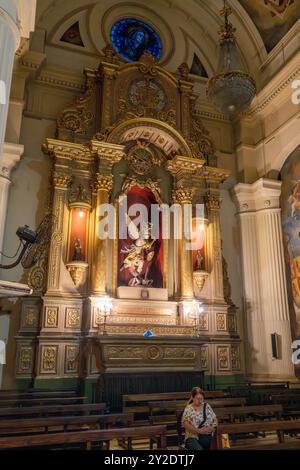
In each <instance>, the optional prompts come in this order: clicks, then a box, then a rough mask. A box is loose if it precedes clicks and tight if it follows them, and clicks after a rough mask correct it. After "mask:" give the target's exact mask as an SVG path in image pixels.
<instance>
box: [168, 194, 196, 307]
mask: <svg viewBox="0 0 300 470" xmlns="http://www.w3.org/2000/svg"><path fill="white" fill-rule="evenodd" d="M193 194H194V191H193V190H192V189H187V188H180V189H176V190H175V191H174V192H173V199H174V202H175V203H177V204H180V206H181V209H182V210H181V216H180V217H181V230H182V236H181V239H180V240H179V241H178V252H179V260H178V261H179V277H180V298H181V300H185V299H193V298H194V290H193V258H192V250H191V249H188V247H187V244H189V243H190V239H191V234H190V237H188V236H187V235H188V234H187V233H186V228H187V226H188V221H185V217H184V216H185V205H187V204H192V199H193ZM190 224H191V221H190Z"/></svg>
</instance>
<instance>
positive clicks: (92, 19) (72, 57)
mask: <svg viewBox="0 0 300 470" xmlns="http://www.w3.org/2000/svg"><path fill="white" fill-rule="evenodd" d="M227 1H228V3H229V4H230V6H231V7H232V11H233V14H232V16H231V21H232V23H233V24H234V26H235V27H236V29H237V41H238V47H239V51H240V54H241V58H242V63H243V67H244V69H245V70H247V71H248V72H250V73H251V75H252V76H253V77H254V78H255V79H256V80H257V81H258V80H260V77H261V74H260V70H261V67H262V65H263V64H264V63H265V62H266V61H267V58H268V53H269V52H271V51H272V50H273V49H274V47H275V46H276V45H277V44H278V43H279V42H280V40H282V39H283V37H284V35H285V34H286V33H287V32H288V31H289V30H290V29H291V28H292V27H293V25H295V23H296V21H297V19H299V18H300V0H227ZM37 5H38V8H37V28H40V29H41V30H43V31H46V35H45V36H46V38H47V39H46V47H48V50H47V54H48V57H49V58H50V56H51V55H52V57H53V61H52V62H53V63H57V61H58V62H61V63H62V64H63V66H64V67H67V68H71V69H72V70H73V71H75V70H76V72H77V73H78V72H80V71H81V70H82V68H84V67H89V66H96V65H97V63H98V62H99V55H102V54H103V49H104V47H105V46H106V45H107V44H108V43H109V42H112V36H111V34H112V33H111V32H112V28H113V26H114V25H116V24H120V22H121V21H122V20H123V19H126V18H127V19H128V18H132V19H134V20H136V21H137V22H140V23H142V24H143V25H144V33H145V34H144V36H146V37H148V36H149V35H148V31H147V28H146V26H147V27H149V28H150V29H152V30H153V31H154V32H155V33H157V35H158V38H159V40H160V41H161V49H160V51H161V53H160V52H159V55H160V64H161V65H162V66H163V67H165V68H166V69H167V70H168V71H170V72H174V71H176V70H177V68H178V66H179V65H180V64H182V63H183V62H185V63H187V64H188V67H189V70H190V73H191V74H192V76H193V78H195V79H196V81H197V80H198V82H199V83H202V82H203V80H206V79H207V78H209V77H211V76H212V75H213V74H215V72H216V69H217V64H218V44H219V35H218V32H219V31H220V27H221V24H222V19H221V18H220V15H219V13H220V9H221V8H222V5H223V0H185V1H184V2H183V1H182V0H152V1H151V2H149V0H38V2H37ZM145 25H146V26H145ZM296 34H297V30H296V28H295V33H294V36H295V38H294V39H295V41H294V43H295V42H297V40H296ZM149 37H150V36H149ZM149 37H148V39H149ZM139 39H140V38H138V37H137V36H136V37H134V38H130V41H128V42H130V43H131V46H130V45H129V46H130V47H131V48H132V43H133V42H134V41H136V40H139ZM148 42H149V41H148ZM129 46H128V45H127V46H126V47H127V53H128V51H130V47H129ZM148 46H149V44H148ZM153 47H154V46H153V45H152V48H153ZM155 47H156V48H157V46H155ZM159 47H160V44H159ZM283 47H284V46H283ZM57 48H59V49H60V54H57ZM120 49H122V44H121V45H120ZM148 49H149V47H148ZM293 51H294V50H293V48H291V47H290V44H289V49H288V50H287V51H284V52H285V60H287V59H288V56H289V55H291V54H293ZM121 52H123V55H122V53H120V55H121V56H122V57H123V59H124V48H123V49H122V50H121ZM276 54H277V55H278V54H279V52H276V51H275V55H276ZM79 57H80V59H79ZM77 58H78V59H77ZM273 59H274V63H275V67H274V69H272V70H271V73H272V74H273V73H274V72H275V68H276V67H278V68H280V67H281V64H280V61H278V60H277V57H275V56H274V57H273ZM124 60H126V59H124ZM50 62H51V60H49V63H50ZM197 77H198V78H199V79H197ZM267 79H268V78H266V80H267Z"/></svg>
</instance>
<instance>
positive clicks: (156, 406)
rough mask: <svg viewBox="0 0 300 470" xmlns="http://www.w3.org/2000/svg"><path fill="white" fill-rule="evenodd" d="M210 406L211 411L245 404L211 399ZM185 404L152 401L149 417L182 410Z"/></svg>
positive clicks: (232, 399)
mask: <svg viewBox="0 0 300 470" xmlns="http://www.w3.org/2000/svg"><path fill="white" fill-rule="evenodd" d="M209 403H210V405H211V406H212V408H213V409H215V408H224V407H227V406H230V407H232V406H244V405H245V404H246V400H245V398H223V399H218V398H216V399H212V400H209ZM186 404H187V402H186V401H179V400H178V401H153V402H149V403H148V408H149V410H150V416H153V415H154V414H162V413H166V414H169V412H170V411H173V410H175V411H176V410H182V411H183V410H184V408H185V406H186Z"/></svg>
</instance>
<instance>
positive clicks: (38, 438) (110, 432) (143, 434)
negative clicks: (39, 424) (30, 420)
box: [0, 426, 166, 450]
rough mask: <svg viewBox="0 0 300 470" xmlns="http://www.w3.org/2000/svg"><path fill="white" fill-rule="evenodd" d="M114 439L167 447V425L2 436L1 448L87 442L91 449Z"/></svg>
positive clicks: (53, 445) (160, 447) (159, 447)
mask: <svg viewBox="0 0 300 470" xmlns="http://www.w3.org/2000/svg"><path fill="white" fill-rule="evenodd" d="M112 439H122V440H124V439H130V442H131V440H132V439H150V440H153V439H154V440H155V441H156V442H157V447H158V449H166V426H139V427H130V428H114V429H103V430H92V431H80V432H67V433H53V434H38V435H33V436H13V437H1V438H0V449H13V448H32V447H41V446H42V447H55V446H57V445H64V446H66V445H72V444H85V446H86V449H87V450H90V449H91V444H92V443H100V442H107V441H111V440H112Z"/></svg>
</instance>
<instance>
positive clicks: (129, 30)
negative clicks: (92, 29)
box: [110, 18, 162, 62]
mask: <svg viewBox="0 0 300 470" xmlns="http://www.w3.org/2000/svg"><path fill="white" fill-rule="evenodd" d="M110 39H111V42H112V45H113V47H114V48H115V50H116V51H117V52H118V53H119V54H120V55H121V56H122V57H124V59H126V60H128V61H129V62H134V61H137V60H139V59H140V58H141V57H142V55H143V54H145V53H146V52H150V53H151V54H152V55H153V56H154V57H155V59H156V60H159V59H160V57H161V54H162V43H161V40H160V37H159V36H158V34H157V33H156V32H155V31H154V29H153V28H152V27H151V26H149V25H148V24H147V23H144V22H143V21H140V20H137V19H134V18H124V19H123V20H120V21H118V22H117V23H115V24H114V25H113V27H112V29H111V32H110Z"/></svg>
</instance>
